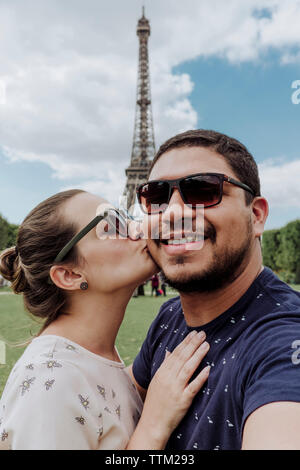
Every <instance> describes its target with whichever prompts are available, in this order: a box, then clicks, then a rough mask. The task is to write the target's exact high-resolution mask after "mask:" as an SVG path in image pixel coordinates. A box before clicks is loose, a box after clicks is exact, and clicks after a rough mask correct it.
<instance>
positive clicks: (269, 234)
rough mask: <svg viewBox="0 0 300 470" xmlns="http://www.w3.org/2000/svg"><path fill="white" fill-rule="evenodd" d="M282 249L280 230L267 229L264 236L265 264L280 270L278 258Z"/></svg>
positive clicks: (274, 269)
mask: <svg viewBox="0 0 300 470" xmlns="http://www.w3.org/2000/svg"><path fill="white" fill-rule="evenodd" d="M279 250H280V230H279V229H274V230H266V231H265V232H264V233H263V236H262V252H263V264H264V265H265V266H268V267H269V268H271V269H272V270H273V271H277V270H278V266H277V263H276V258H277V255H278V251H279Z"/></svg>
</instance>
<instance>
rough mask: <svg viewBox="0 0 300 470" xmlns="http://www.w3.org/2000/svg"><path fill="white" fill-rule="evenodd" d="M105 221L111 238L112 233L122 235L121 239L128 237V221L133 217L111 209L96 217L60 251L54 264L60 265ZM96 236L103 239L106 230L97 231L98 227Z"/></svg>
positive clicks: (123, 211) (124, 212)
mask: <svg viewBox="0 0 300 470" xmlns="http://www.w3.org/2000/svg"><path fill="white" fill-rule="evenodd" d="M103 219H105V222H106V223H107V226H108V227H109V232H110V237H111V236H112V235H111V234H112V233H114V234H118V235H121V237H127V236H128V219H132V217H131V216H130V215H129V214H128V213H127V212H126V211H125V210H120V211H117V210H116V209H113V208H109V209H107V210H106V211H105V212H103V213H102V214H100V215H97V216H96V217H94V219H93V220H91V222H90V223H89V224H88V225H86V227H84V228H83V229H82V230H80V232H78V233H77V234H76V235H74V237H73V238H72V239H71V240H70V241H69V242H68V243H67V244H66V245H65V246H64V247H63V248H62V249H61V250H60V252H59V253H58V255H57V256H56V258H55V260H54V263H60V262H61V261H62V260H63V259H64V258H65V257H66V256H67V254H68V253H69V252H70V251H71V249H72V248H73V247H74V245H76V243H78V242H79V240H81V239H82V238H83V237H84V236H85V235H86V234H87V233H89V232H90V231H91V230H92V229H93V228H94V227H96V226H97V225H98V224H99V223H100V222H101V220H103ZM96 234H97V236H98V238H102V236H103V235H105V230H104V231H103V230H97V227H96Z"/></svg>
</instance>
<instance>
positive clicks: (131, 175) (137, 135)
mask: <svg viewBox="0 0 300 470" xmlns="http://www.w3.org/2000/svg"><path fill="white" fill-rule="evenodd" d="M136 33H137V36H138V38H139V64H138V80H137V96H136V108H135V122H134V135H133V145H132V152H131V162H130V166H129V167H128V168H126V170H125V172H126V176H127V181H126V186H125V189H124V194H123V195H124V196H126V197H127V208H128V209H129V208H130V207H132V206H133V204H134V202H135V198H136V187H137V186H138V185H139V184H141V183H144V182H145V181H146V180H147V175H148V172H149V168H150V165H151V160H152V159H153V157H154V154H155V142H154V129H153V118H152V106H151V90H150V73H149V55H148V39H149V36H150V24H149V20H148V19H147V18H145V10H144V7H143V14H142V17H141V18H140V19H139V21H138V24H137V30H136Z"/></svg>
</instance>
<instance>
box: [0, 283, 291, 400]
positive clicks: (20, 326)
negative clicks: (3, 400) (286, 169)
mask: <svg viewBox="0 0 300 470" xmlns="http://www.w3.org/2000/svg"><path fill="white" fill-rule="evenodd" d="M292 287H293V288H294V289H297V290H299V291H300V286H299V285H298V286H295V285H293V286H292ZM174 295H177V294H176V292H175V291H170V292H168V296H167V297H163V296H160V297H151V296H150V293H149V287H148V289H146V295H145V297H142V296H141V297H137V298H132V299H131V301H130V303H129V305H128V307H127V312H126V315H125V320H124V322H123V324H122V326H121V328H120V332H119V335H118V338H117V347H118V350H119V353H120V355H121V357H122V358H123V360H124V362H125V364H126V365H128V364H131V362H132V361H133V359H134V358H135V356H136V354H137V352H138V351H139V349H140V347H141V345H142V342H143V339H144V338H145V336H146V332H147V331H148V328H149V325H150V324H151V322H152V320H153V319H154V317H155V316H156V314H157V312H158V310H159V307H160V306H161V304H162V303H163V302H165V301H166V300H167V299H168V298H171V297H174ZM39 328H40V325H39V324H38V323H37V322H36V321H35V320H32V319H31V318H30V316H29V315H28V314H27V313H25V311H24V308H23V303H22V297H21V296H18V295H13V294H11V293H10V289H9V288H0V339H1V338H4V339H5V340H6V341H8V342H12V343H16V342H22V341H25V340H26V339H29V338H30V337H31V336H32V335H34V334H35V333H36V332H37V331H38V330H39ZM23 351H24V347H12V346H7V347H6V364H5V365H1V364H0V396H1V394H2V391H3V388H4V385H5V383H6V380H7V378H8V375H9V373H10V371H11V369H12V367H13V365H14V364H15V362H16V361H17V359H18V358H19V357H20V355H21V354H22V352H23Z"/></svg>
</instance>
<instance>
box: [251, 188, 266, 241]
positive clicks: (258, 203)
mask: <svg viewBox="0 0 300 470" xmlns="http://www.w3.org/2000/svg"><path fill="white" fill-rule="evenodd" d="M268 214H269V204H268V201H267V200H266V199H265V198H264V197H261V196H258V197H255V198H254V200H253V201H252V223H253V230H254V233H255V236H256V237H260V236H261V235H262V234H263V231H264V227H265V223H266V220H267V217H268Z"/></svg>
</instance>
